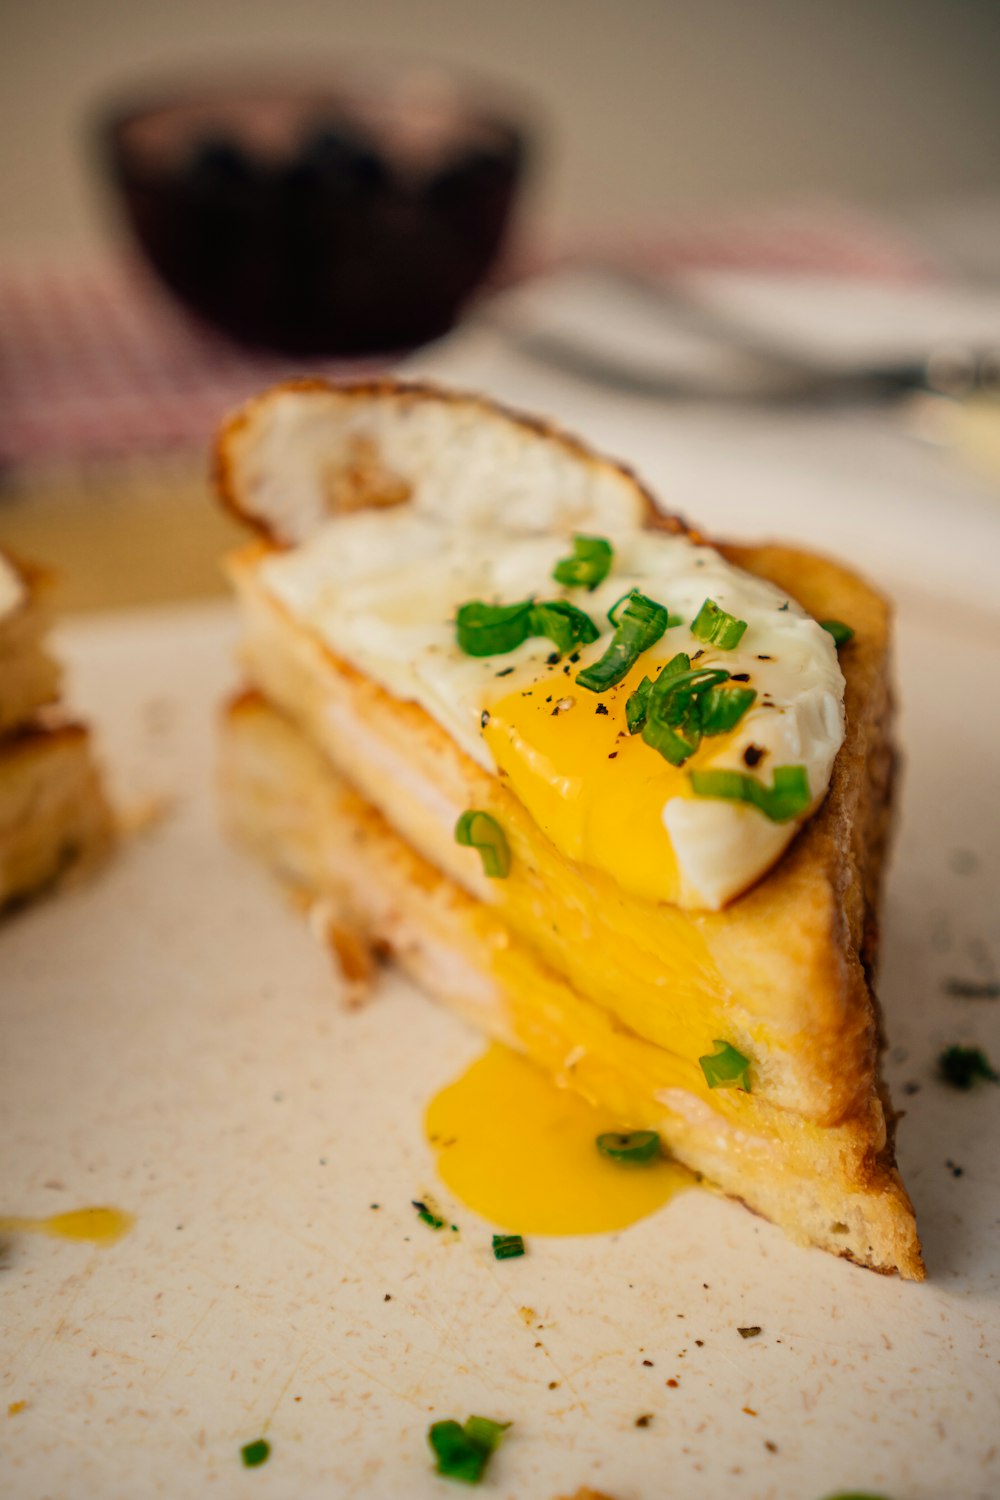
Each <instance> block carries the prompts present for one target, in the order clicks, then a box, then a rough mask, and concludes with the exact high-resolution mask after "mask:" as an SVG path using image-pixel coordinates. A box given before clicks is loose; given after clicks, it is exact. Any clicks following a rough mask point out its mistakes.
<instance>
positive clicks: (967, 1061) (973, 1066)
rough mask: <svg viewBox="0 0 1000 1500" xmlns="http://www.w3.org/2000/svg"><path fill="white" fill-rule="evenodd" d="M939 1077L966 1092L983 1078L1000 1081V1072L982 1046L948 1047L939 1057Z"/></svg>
mask: <svg viewBox="0 0 1000 1500" xmlns="http://www.w3.org/2000/svg"><path fill="white" fill-rule="evenodd" d="M938 1077H939V1078H940V1079H941V1082H942V1083H949V1084H951V1087H952V1088H953V1089H961V1090H962V1091H963V1092H965V1091H966V1090H967V1089H971V1088H972V1086H973V1084H976V1083H978V1082H979V1081H980V1079H982V1081H983V1082H984V1083H1000V1074H998V1073H997V1071H996V1069H995V1068H993V1067H992V1066H991V1065H990V1062H989V1059H988V1058H987V1056H986V1053H985V1052H984V1051H983V1050H982V1048H981V1047H946V1048H945V1049H944V1051H943V1052H942V1053H941V1055H940V1057H939V1058H938Z"/></svg>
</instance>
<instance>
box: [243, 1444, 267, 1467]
mask: <svg viewBox="0 0 1000 1500" xmlns="http://www.w3.org/2000/svg"><path fill="white" fill-rule="evenodd" d="M270 1456H271V1444H270V1443H269V1442H268V1441H267V1439H266V1438H258V1439H257V1440H256V1442H253V1443H246V1444H245V1445H244V1446H243V1447H242V1448H241V1449H240V1457H241V1458H242V1460H243V1467H244V1468H246V1469H257V1468H259V1467H260V1465H261V1464H266V1463H267V1460H268V1459H269V1458H270Z"/></svg>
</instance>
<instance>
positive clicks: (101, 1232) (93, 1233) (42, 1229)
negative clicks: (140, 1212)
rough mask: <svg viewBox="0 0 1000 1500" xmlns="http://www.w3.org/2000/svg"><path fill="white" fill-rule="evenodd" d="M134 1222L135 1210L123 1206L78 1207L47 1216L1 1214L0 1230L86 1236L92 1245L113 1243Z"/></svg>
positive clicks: (60, 1236) (67, 1237)
mask: <svg viewBox="0 0 1000 1500" xmlns="http://www.w3.org/2000/svg"><path fill="white" fill-rule="evenodd" d="M134 1224H135V1218H134V1216H133V1215H132V1214H127V1213H123V1212H122V1210H121V1209H120V1208H77V1209H74V1210H73V1212H72V1213H68V1214H52V1215H51V1216H50V1217H49V1218H47V1219H15V1218H9V1217H3V1216H0V1234H50V1235H52V1236H53V1238H55V1239H59V1240H87V1241H88V1242H89V1243H90V1244H92V1245H113V1244H115V1242H116V1241H117V1240H120V1239H121V1238H122V1236H123V1235H126V1234H128V1232H129V1230H130V1229H131V1228H132V1226H133V1225H134Z"/></svg>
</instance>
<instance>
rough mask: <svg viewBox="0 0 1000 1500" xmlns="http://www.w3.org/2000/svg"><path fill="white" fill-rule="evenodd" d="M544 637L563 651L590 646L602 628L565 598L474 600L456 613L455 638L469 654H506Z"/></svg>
mask: <svg viewBox="0 0 1000 1500" xmlns="http://www.w3.org/2000/svg"><path fill="white" fill-rule="evenodd" d="M537 635H541V636H545V637H547V638H548V639H549V640H550V641H553V642H554V643H555V645H556V646H557V647H558V648H559V650H560V651H561V652H563V653H565V652H567V651H572V650H573V648H574V646H589V645H590V643H591V641H596V640H597V637H598V636H599V635H600V631H599V630H598V628H597V626H596V625H595V624H594V622H593V620H592V619H591V618H590V616H589V615H588V614H585V613H584V611H583V610H582V609H577V607H576V605H575V604H570V603H569V601H568V600H566V599H550V600H548V601H545V602H543V603H541V604H537V603H536V602H535V601H534V599H522V600H521V601H520V603H518V604H484V603H483V601H482V600H481V599H473V600H471V601H470V602H469V603H468V604H463V605H461V607H460V608H459V610H458V612H457V614H456V615H455V637H456V639H457V641H458V644H459V647H460V649H461V650H462V651H464V652H465V654H466V656H504V655H506V653H507V652H508V651H515V650H516V649H517V647H518V646H523V644H524V642H525V641H526V640H528V639H529V638H530V637H531V636H537Z"/></svg>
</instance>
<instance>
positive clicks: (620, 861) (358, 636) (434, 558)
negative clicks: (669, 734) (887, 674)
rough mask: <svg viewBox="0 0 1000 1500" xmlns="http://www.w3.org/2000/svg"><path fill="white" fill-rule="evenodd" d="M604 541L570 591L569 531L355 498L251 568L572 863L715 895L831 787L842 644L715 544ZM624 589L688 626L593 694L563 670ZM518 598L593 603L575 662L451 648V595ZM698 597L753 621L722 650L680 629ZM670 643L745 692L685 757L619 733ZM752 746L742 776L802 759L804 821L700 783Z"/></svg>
mask: <svg viewBox="0 0 1000 1500" xmlns="http://www.w3.org/2000/svg"><path fill="white" fill-rule="evenodd" d="M609 539H610V540H611V542H612V544H613V547H614V562H613V565H612V568H611V572H610V573H609V575H608V577H607V578H606V579H605V580H604V581H603V582H602V583H601V584H600V585H598V587H597V588H596V589H594V590H593V591H588V590H587V589H579V588H576V589H566V588H563V587H561V586H560V585H558V584H556V583H555V582H554V581H553V578H552V572H553V568H554V567H555V564H556V563H557V561H558V560H559V559H560V558H561V557H563V556H565V555H567V554H568V553H569V552H570V550H571V545H570V539H569V538H568V537H567V536H565V535H554V534H548V535H538V534H526V533H524V532H521V531H511V530H506V529H504V528H503V527H502V526H501V525H500V524H499V523H498V524H494V525H492V526H488V527H486V526H482V525H477V526H476V527H474V528H473V527H470V526H462V525H455V524H448V523H445V522H443V521H442V520H441V519H440V518H437V517H430V516H427V515H420V514H418V513H416V512H414V511H413V510H411V509H408V508H405V507H400V508H399V509H395V510H390V511H381V512H379V513H373V512H364V511H361V512H356V513H354V514H350V515H346V516H342V517H338V518H336V519H333V520H331V521H330V522H328V523H327V524H326V525H325V526H324V527H323V528H322V529H321V530H320V531H319V532H318V533H317V534H316V535H315V536H314V537H313V538H311V539H310V540H309V541H307V542H305V543H303V544H301V545H300V546H299V547H297V548H295V549H294V550H292V551H290V552H286V553H280V554H275V555H273V556H272V557H270V558H268V559H267V560H266V561H265V562H264V563H263V564H262V568H261V577H262V582H263V584H264V586H265V588H266V589H268V590H269V591H270V592H271V593H272V594H273V596H274V597H275V598H276V599H277V600H278V601H279V602H280V603H281V604H282V605H283V606H284V607H285V609H287V610H288V611H289V613H290V614H291V615H292V617H293V618H294V619H295V620H296V621H297V622H298V623H299V624H301V625H302V626H304V627H305V628H306V629H308V630H310V631H312V632H313V633H315V634H316V635H317V636H318V637H319V638H320V639H321V640H322V641H323V642H324V644H326V645H327V646H328V647H329V648H330V649H331V650H332V651H333V652H334V653H335V654H336V655H337V656H338V657H340V658H341V659H342V660H345V661H347V662H348V663H350V664H351V665H352V666H354V667H356V668H357V669H358V670H359V671H360V672H362V673H364V674H365V675H366V676H369V677H371V678H372V679H373V680H375V681H376V682H378V683H379V684H380V685H381V686H382V687H384V688H385V689H386V690H387V691H388V692H390V693H392V694H393V695H394V696H396V697H398V698H400V699H403V700H406V701H413V702H417V703H419V704H420V705H421V707H423V708H424V709H425V710H426V711H427V712H428V713H429V714H430V715H431V716H432V717H433V718H434V719H435V720H436V721H437V722H438V723H439V724H440V725H441V727H442V728H443V729H445V730H446V731H447V732H448V733H449V734H450V735H451V736H452V738H453V739H454V740H455V741H456V743H457V744H458V745H459V746H460V747H461V748H462V749H463V750H464V751H465V752H466V753H467V754H468V755H470V756H471V757H472V758H473V759H475V760H476V761H477V762H478V763H479V764H480V765H481V766H483V767H484V768H485V769H487V770H490V771H499V772H500V773H501V774H502V775H503V776H504V777H505V778H506V779H507V780H508V785H509V786H510V787H511V788H512V790H513V791H514V792H515V793H516V795H517V797H518V798H519V800H520V801H521V802H522V803H523V804H524V806H525V807H526V808H527V809H528V811H529V812H530V813H531V815H532V817H533V818H534V820H535V821H536V822H537V823H538V825H539V826H540V827H541V828H542V830H543V831H544V832H545V833H546V835H547V836H548V837H549V838H550V839H551V840H552V842H553V843H554V844H555V846H556V848H557V849H558V850H559V851H560V853H562V854H563V855H564V856H565V857H566V858H568V859H571V860H573V861H574V862H577V863H579V864H582V865H585V866H590V867H592V868H595V869H599V870H602V871H603V872H605V873H606V874H607V875H608V876H610V877H611V878H612V879H613V880H614V881H615V882H616V883H617V884H618V885H619V886H620V887H621V888H622V889H623V890H625V891H629V892H631V893H632V894H633V895H636V896H640V897H642V898H644V899H648V900H654V901H666V902H671V903H674V904H677V905H681V906H686V907H695V908H697V907H707V908H710V909H718V908H720V907H721V906H723V905H725V904H726V902H727V901H729V900H731V899H732V898H733V897H734V896H735V895H737V894H739V893H740V892H741V891H743V890H745V889H746V888H747V887H748V886H749V885H751V884H753V882H754V881H755V880H757V879H758V878H759V877H760V876H761V875H762V874H763V873H764V872H765V871H766V870H767V869H768V868H769V867H770V866H771V865H772V864H773V863H774V861H775V860H776V859H777V858H778V856H779V855H780V854H781V852H782V850H783V849H784V848H785V847H786V845H787V844H788V842H789V841H790V839H791V838H792V836H793V835H794V833H795V831H796V829H797V827H798V826H799V824H800V823H801V822H802V821H803V820H804V819H805V817H807V816H809V814H810V813H811V812H812V811H814V810H815V808H816V807H817V806H818V804H819V802H820V801H821V800H822V797H823V796H824V794H825V792H826V790H827V787H828V784H829V778H830V773H831V770H832V766H833V761H834V758H835V756H836V754H837V751H838V749H839V748H840V745H841V743H842V740H843V725H844V718H843V693H844V681H843V677H842V674H841V672H840V668H839V665H838V663H837V656H836V650H835V647H834V645H833V641H832V639H831V637H830V636H829V634H828V633H827V632H826V631H824V630H823V629H822V628H821V627H820V626H819V625H817V624H816V622H815V621H814V620H812V619H811V618H810V617H809V616H808V615H806V614H805V612H804V611H803V610H802V609H801V608H800V607H799V606H798V605H797V604H795V603H794V601H790V600H789V599H787V598H786V596H785V595H783V594H782V593H781V592H780V591H779V590H777V589H776V588H775V587H774V586H773V585H771V584H770V583H767V582H765V581H764V580H762V579H759V578H756V577H754V576H752V575H751V574H748V573H745V572H743V571H742V570H740V569H738V568H736V567H734V566H733V565H732V564H730V563H728V562H727V561H726V560H725V559H724V558H723V557H721V556H720V554H719V553H717V552H716V551H714V549H712V548H710V547H706V546H702V545H699V544H697V543H695V542H693V541H691V540H690V539H689V538H687V537H683V536H673V535H668V534H665V533H659V532H655V531H648V530H642V529H639V528H630V529H627V530H622V531H621V532H619V533H618V534H615V535H612V536H610V538H609ZM632 588H636V589H639V590H640V591H641V592H642V593H644V594H647V595H648V596H649V597H650V598H652V599H655V600H656V601H657V602H658V603H661V604H663V605H666V606H667V607H668V608H669V610H670V611H671V614H672V615H673V616H678V617H679V618H680V620H681V622H682V623H680V624H676V625H673V626H671V627H670V628H669V629H668V630H667V632H666V634H665V635H664V636H663V637H662V638H661V640H660V641H659V642H658V643H657V644H656V645H655V646H654V647H653V648H652V649H651V650H649V651H647V652H646V653H645V654H644V655H643V656H642V657H641V658H640V659H639V661H638V662H637V663H636V665H635V667H634V668H633V669H632V671H631V672H630V674H629V676H628V677H627V678H626V679H625V680H624V681H623V682H622V683H621V684H619V685H618V686H617V687H615V688H613V689H611V690H610V691H609V692H607V693H603V694H600V695H598V694H594V693H592V692H590V691H588V690H587V689H586V688H583V687H581V686H580V685H579V684H578V683H577V682H576V674H577V673H578V672H579V671H580V670H581V669H582V668H583V667H584V666H586V665H587V664H588V663H590V662H591V661H595V660H596V659H597V658H598V657H599V656H600V655H601V654H602V653H603V651H604V650H605V648H606V647H607V645H608V643H609V641H610V639H611V636H612V633H613V632H612V626H611V624H610V622H609V620H608V610H609V609H610V608H611V607H612V605H613V604H614V603H615V602H616V601H617V600H618V599H619V598H620V597H621V596H622V594H624V593H625V592H627V591H628V590H629V589H632ZM529 597H534V598H536V599H539V600H545V599H553V598H566V599H569V600H570V601H571V602H572V603H573V604H575V605H576V606H577V607H578V608H580V609H583V610H585V611H586V613H587V614H588V615H590V617H591V618H592V619H593V621H594V623H595V625H597V627H598V629H599V630H600V632H601V634H600V637H599V639H598V640H597V641H595V642H594V643H593V644H592V645H591V646H588V647H586V648H584V649H583V650H582V651H581V652H580V653H579V655H578V659H577V660H575V661H571V660H569V659H562V658H561V659H558V660H556V659H554V658H555V656H556V653H555V652H554V648H553V645H552V642H551V641H549V640H546V639H532V640H529V641H526V642H525V643H524V644H523V645H521V646H519V647H517V648H516V649H515V650H514V651H511V652H509V653H506V654H504V655H498V656H492V657H470V656H467V655H465V654H464V653H463V652H462V651H461V650H460V648H459V646H458V644H457V642H456V638H455V625H454V618H455V612H456V610H457V608H458V607H459V606H460V605H462V604H464V603H467V602H468V601H470V600H473V599H481V600H485V601H487V602H490V603H514V602H517V601H519V600H522V599H526V598H529ZM708 598H710V599H713V600H714V601H715V602H716V603H717V604H718V605H719V606H720V607H721V608H722V609H724V610H726V611H728V612H729V613H730V614H732V615H735V616H737V617H738V618H739V619H741V620H745V621H747V625H748V628H747V630H746V632H745V634H744V636H743V638H742V640H741V642H740V644H739V646H738V647H737V648H736V649H735V650H732V651H722V650H719V649H718V648H716V647H712V646H704V645H703V644H702V643H701V642H700V641H698V640H696V639H695V637H694V636H693V635H692V633H691V630H690V624H691V622H692V621H693V620H694V618H695V616H696V614H697V613H698V610H699V608H700V607H701V605H702V603H703V602H704V601H705V599H708ZM677 652H686V653H687V654H688V655H689V656H690V657H691V658H692V660H695V659H697V664H698V665H699V666H701V667H715V666H719V667H723V668H725V669H726V670H727V671H728V672H729V673H730V674H731V675H733V676H739V677H741V678H743V679H744V680H746V682H747V685H748V686H750V687H753V688H754V689H755V690H756V692H757V699H756V701H755V703H754V704H753V706H752V707H751V708H750V710H749V711H748V712H747V713H746V714H745V715H744V717H743V719H742V720H741V721H740V723H739V725H738V726H737V727H736V729H735V731H733V732H731V733H730V734H727V735H721V736H717V737H713V738H708V739H705V740H703V741H702V745H701V748H700V749H699V750H698V752H697V753H696V755H695V756H694V757H692V759H691V760H690V761H689V762H688V763H687V765H685V766H684V767H675V766H671V765H670V764H669V763H668V762H667V761H666V760H665V759H663V757H662V756H660V755H659V754H658V752H657V751H656V750H654V749H652V748H651V747H650V746H649V745H647V744H646V743H645V742H644V741H643V740H642V738H641V736H635V737H631V736H629V735H628V733H627V730H626V727H625V702H626V699H627V698H628V696H629V693H630V692H631V691H632V689H633V688H634V687H635V686H636V685H637V683H638V682H639V680H641V678H642V677H643V676H650V677H654V678H655V676H656V673H657V671H658V670H659V668H660V667H661V666H662V665H663V664H664V663H665V662H667V661H668V660H670V658H671V657H673V656H674V655H675V654H676V653H677ZM698 653H700V655H699V654H698ZM574 655H576V653H574ZM605 709H606V710H607V712H604V711H603V710H605ZM751 747H752V749H751ZM748 750H750V751H751V755H750V759H751V760H752V761H753V764H754V770H753V774H754V775H756V776H758V777H759V778H760V779H761V780H762V781H763V782H764V783H765V784H767V785H770V783H771V778H772V776H773V771H774V768H775V767H777V766H785V765H800V766H802V767H804V769H805V771H806V774H807V776H808V780H809V787H810V792H811V802H810V805H809V807H808V808H806V809H804V810H803V813H802V815H801V817H800V818H798V819H796V820H793V821H791V822H788V823H782V824H778V823H772V822H770V821H769V820H768V819H767V818H766V817H765V816H764V814H763V813H761V812H759V811H758V810H757V809H756V808H754V807H750V806H746V805H743V804H740V803H734V802H729V801H721V800H712V799H708V798H701V797H695V796H694V795H693V793H692V789H691V782H690V777H689V774H688V773H689V771H690V770H691V769H692V768H709V767H713V768H714V767H718V768H726V769H738V770H741V771H745V770H746V769H747V766H748V764H749V762H748V760H747V758H746V752H747V751H748Z"/></svg>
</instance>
